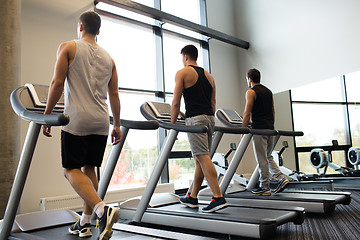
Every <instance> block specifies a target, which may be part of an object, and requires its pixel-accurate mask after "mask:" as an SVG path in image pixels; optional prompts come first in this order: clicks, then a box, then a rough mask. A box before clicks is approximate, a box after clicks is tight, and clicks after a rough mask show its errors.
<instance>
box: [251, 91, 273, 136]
mask: <svg viewBox="0 0 360 240" xmlns="http://www.w3.org/2000/svg"><path fill="white" fill-rule="evenodd" d="M252 90H254V91H255V93H256V100H255V102H254V106H253V109H252V111H251V121H252V125H251V127H252V128H254V129H274V115H273V111H272V107H273V94H272V92H271V91H270V89H268V88H267V87H265V86H264V85H261V84H260V85H255V86H254V87H253V88H252Z"/></svg>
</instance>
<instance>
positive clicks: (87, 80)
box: [63, 40, 113, 135]
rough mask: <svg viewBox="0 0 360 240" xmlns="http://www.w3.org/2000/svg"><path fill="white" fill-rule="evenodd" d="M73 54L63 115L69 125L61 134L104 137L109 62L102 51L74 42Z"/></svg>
mask: <svg viewBox="0 0 360 240" xmlns="http://www.w3.org/2000/svg"><path fill="white" fill-rule="evenodd" d="M75 43H76V53H75V57H74V59H73V61H72V62H71V64H70V65H69V69H68V75H67V81H66V82H65V113H66V114H68V115H69V116H70V119H71V121H70V123H69V124H68V125H67V126H64V127H63V130H65V131H67V132H70V133H72V134H75V135H89V134H98V135H107V134H108V131H109V130H108V129H109V113H108V107H107V104H106V99H107V90H108V84H109V81H110V79H111V76H112V67H113V64H112V59H111V57H110V55H109V54H108V53H107V52H106V51H105V50H104V49H102V48H101V47H99V46H94V45H91V44H90V43H88V42H87V41H84V40H76V41H75Z"/></svg>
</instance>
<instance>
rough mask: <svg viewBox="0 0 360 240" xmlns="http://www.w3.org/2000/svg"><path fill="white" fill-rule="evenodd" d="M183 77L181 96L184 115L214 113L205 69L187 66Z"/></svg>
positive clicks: (211, 92)
mask: <svg viewBox="0 0 360 240" xmlns="http://www.w3.org/2000/svg"><path fill="white" fill-rule="evenodd" d="M186 70H187V74H186V75H185V77H184V90H183V96H184V101H185V108H186V114H185V115H186V117H194V116H197V115H202V114H205V115H214V112H213V108H212V102H211V100H212V94H213V86H212V83H211V82H210V81H209V79H208V78H207V77H206V75H205V70H204V69H203V68H200V67H197V66H192V65H190V66H188V67H187V69H186Z"/></svg>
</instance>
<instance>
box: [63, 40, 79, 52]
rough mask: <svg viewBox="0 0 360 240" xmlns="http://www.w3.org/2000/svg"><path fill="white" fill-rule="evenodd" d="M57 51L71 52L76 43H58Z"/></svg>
mask: <svg viewBox="0 0 360 240" xmlns="http://www.w3.org/2000/svg"><path fill="white" fill-rule="evenodd" d="M59 49H64V50H72V49H76V43H75V41H65V42H62V43H60V45H59Z"/></svg>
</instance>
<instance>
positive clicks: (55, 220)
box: [0, 84, 159, 240]
mask: <svg viewBox="0 0 360 240" xmlns="http://www.w3.org/2000/svg"><path fill="white" fill-rule="evenodd" d="M48 88H49V87H48V86H45V85H33V84H26V85H25V86H23V87H19V88H17V89H15V90H14V91H13V92H12V94H11V96H10V101H11V105H12V107H13V109H14V111H15V113H16V114H17V115H18V116H19V117H21V118H22V119H24V120H26V121H29V122H30V125H29V129H28V132H27V136H26V139H25V142H24V146H23V150H22V154H21V157H20V161H19V165H18V169H17V172H16V175H15V179H14V182H13V187H12V189H11V193H10V197H9V200H8V203H7V207H6V211H5V215H4V219H3V220H1V221H0V229H1V232H0V240H6V239H26V240H29V239H31V240H35V239H49V236H50V237H51V238H52V237H53V236H54V234H56V236H57V238H62V237H59V236H61V235H65V236H64V238H72V237H74V236H70V235H69V234H66V233H67V226H66V228H65V229H64V226H65V225H70V224H73V223H75V221H76V219H77V218H78V217H80V216H79V215H78V214H77V213H75V212H74V211H71V210H64V209H59V210H47V211H39V212H31V213H25V214H18V215H16V211H17V209H18V206H19V203H20V199H21V195H22V192H23V189H24V185H25V182H26V178H27V174H28V172H29V169H30V165H31V161H32V157H33V153H34V150H35V147H36V143H37V139H38V136H39V132H40V129H41V126H42V125H50V126H61V125H66V124H68V122H69V120H70V119H69V117H68V116H67V115H65V114H63V108H64V104H63V101H62V100H63V98H61V99H60V101H59V102H58V103H57V104H56V107H55V109H54V110H53V113H52V114H50V115H44V114H43V112H44V110H45V106H46V101H47V93H48ZM110 121H111V122H112V117H111V118H110ZM158 127H159V124H158V123H157V122H156V121H129V120H124V119H122V120H121V133H122V140H121V141H120V143H118V144H117V145H114V147H112V150H111V152H110V155H109V159H111V158H116V160H117V159H118V157H119V155H116V154H117V153H119V154H120V152H121V148H122V146H123V145H124V142H125V139H126V135H127V132H128V131H129V129H143V130H146V129H157V128H158ZM109 162H113V161H111V160H110V161H109ZM115 164H116V162H115ZM112 167H114V168H115V166H111V165H109V166H107V169H110V170H111V168H112ZM107 169H104V172H106V171H109V170H107ZM110 179H111V176H110V178H101V180H100V182H99V186H104V185H106V186H108V184H109V182H110ZM106 189H107V187H106V188H103V187H102V190H103V191H106ZM100 194H102V195H105V192H103V193H100ZM115 225H116V224H114V226H115ZM116 226H117V228H120V227H121V226H118V225H116ZM113 229H116V228H115V227H113ZM122 230H124V229H122ZM57 231H58V232H57ZM125 231H126V230H125Z"/></svg>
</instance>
